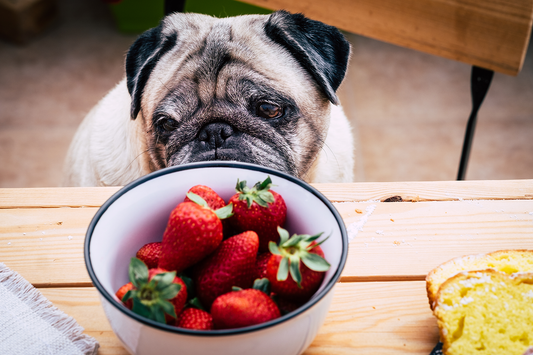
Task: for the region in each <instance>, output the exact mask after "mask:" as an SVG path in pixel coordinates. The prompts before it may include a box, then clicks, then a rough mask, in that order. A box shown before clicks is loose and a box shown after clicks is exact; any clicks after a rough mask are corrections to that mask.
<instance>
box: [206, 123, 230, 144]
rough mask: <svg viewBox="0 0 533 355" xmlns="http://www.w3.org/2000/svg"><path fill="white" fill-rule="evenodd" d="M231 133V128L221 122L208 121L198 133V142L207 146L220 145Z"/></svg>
mask: <svg viewBox="0 0 533 355" xmlns="http://www.w3.org/2000/svg"><path fill="white" fill-rule="evenodd" d="M232 135H233V128H232V127H231V126H230V125H229V124H227V123H223V122H215V123H210V124H208V125H206V126H205V127H203V128H202V130H201V131H200V133H199V135H198V139H199V140H200V142H202V143H204V144H206V145H208V146H209V148H211V149H214V148H219V147H221V146H222V145H223V144H224V142H225V141H226V139H228V138H229V137H231V136H232Z"/></svg>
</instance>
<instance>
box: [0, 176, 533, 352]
mask: <svg viewBox="0 0 533 355" xmlns="http://www.w3.org/2000/svg"><path fill="white" fill-rule="evenodd" d="M315 186H316V187H317V188H318V189H319V190H320V191H322V192H323V193H324V194H325V195H326V196H327V197H328V198H329V199H330V200H332V201H333V202H334V204H335V206H336V208H337V209H338V210H339V212H340V213H341V215H342V217H343V218H344V221H345V223H346V226H347V227H348V229H349V231H350V237H351V238H353V239H352V241H351V242H350V250H349V256H348V262H347V264H346V267H345V269H344V272H343V275H342V278H341V282H340V283H339V284H338V285H337V287H336V289H335V290H336V292H335V297H334V300H333V304H332V307H331V309H330V313H329V315H328V317H327V319H326V322H325V324H324V326H323V327H322V328H321V330H320V332H319V334H318V336H317V337H316V339H315V341H314V342H313V343H312V344H311V346H310V347H309V348H308V349H307V351H306V352H305V354H421V355H422V354H424V355H426V354H429V353H430V351H431V349H432V348H433V347H434V346H435V344H436V343H437V341H438V331H437V324H436V321H435V319H434V318H433V316H432V314H431V312H430V310H429V306H428V301H427V297H426V291H425V282H424V278H425V275H426V274H427V273H428V271H429V270H431V269H432V268H434V267H435V266H437V265H439V264H440V263H442V262H444V261H447V260H449V259H451V258H453V257H457V256H461V255H465V254H472V253H485V252H490V251H495V250H499V249H509V248H522V249H524V248H528V249H533V201H532V199H533V180H512V181H454V182H409V183H407V182H406V183H353V184H318V185H315ZM117 190H118V188H37V189H0V262H3V263H5V264H6V265H7V266H8V267H9V268H11V269H12V270H14V271H17V272H18V273H20V274H21V275H22V276H23V277H24V278H26V279H27V280H28V281H29V282H31V283H32V284H33V285H34V286H35V287H37V288H38V289H39V290H40V291H41V292H42V293H43V295H44V296H46V297H47V298H48V299H49V300H50V301H52V302H53V303H54V304H55V305H56V306H57V307H59V308H60V309H61V310H63V311H64V312H65V313H67V314H69V315H70V316H72V317H74V318H75V319H76V320H77V322H78V323H79V324H80V325H81V326H83V327H84V328H85V332H86V333H87V334H89V335H91V336H93V337H94V338H96V339H97V340H98V341H99V342H100V345H101V348H100V351H99V354H102V355H103V354H106V355H107V354H127V352H126V350H125V349H124V348H123V347H122V346H121V344H120V342H119V340H118V339H117V338H116V337H115V335H114V334H113V332H112V331H111V328H110V326H109V323H108V322H107V319H106V318H105V315H104V312H103V310H102V308H101V306H100V301H99V297H98V294H97V292H96V289H95V288H94V287H93V286H92V284H91V281H90V279H89V276H88V274H87V272H86V269H85V264H84V260H83V241H84V237H85V232H86V229H87V226H88V224H89V222H90V221H91V218H92V217H93V216H94V214H95V213H96V211H97V209H98V207H99V206H100V205H101V204H102V203H103V202H104V201H105V200H106V199H107V198H108V197H109V196H111V195H112V194H113V193H114V192H116V191H117ZM393 196H401V197H402V200H403V202H383V201H384V200H385V199H387V198H390V197H393Z"/></svg>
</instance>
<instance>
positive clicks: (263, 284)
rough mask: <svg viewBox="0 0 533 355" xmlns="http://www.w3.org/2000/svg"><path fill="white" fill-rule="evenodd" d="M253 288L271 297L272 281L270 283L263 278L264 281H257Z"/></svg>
mask: <svg viewBox="0 0 533 355" xmlns="http://www.w3.org/2000/svg"><path fill="white" fill-rule="evenodd" d="M252 288H253V289H256V290H259V291H263V292H264V293H266V294H267V295H270V281H268V279H267V278H266V277H263V278H262V279H255V281H254V285H253V286H252Z"/></svg>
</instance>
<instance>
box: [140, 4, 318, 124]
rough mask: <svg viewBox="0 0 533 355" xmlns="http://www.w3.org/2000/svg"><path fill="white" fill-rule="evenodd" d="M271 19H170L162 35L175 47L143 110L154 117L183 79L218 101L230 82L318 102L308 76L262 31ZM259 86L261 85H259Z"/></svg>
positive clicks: (159, 68)
mask: <svg viewBox="0 0 533 355" xmlns="http://www.w3.org/2000/svg"><path fill="white" fill-rule="evenodd" d="M267 19H268V15H248V16H239V17H231V18H225V19H217V18H213V17H210V16H205V15H196V14H195V15H192V14H189V15H188V16H183V15H181V16H178V15H174V16H170V17H167V18H166V19H165V22H164V27H163V31H162V32H163V34H164V35H165V36H173V35H175V36H176V44H175V46H174V47H173V48H172V49H171V50H170V51H168V52H167V53H166V54H165V55H163V56H162V57H161V58H159V62H158V63H157V65H156V66H155V68H154V70H153V71H152V73H151V75H150V78H149V80H148V82H147V85H146V87H145V90H144V94H143V111H144V112H146V113H152V112H153V111H154V109H155V107H156V106H157V104H158V102H160V101H161V100H162V99H163V98H164V97H165V96H167V95H168V94H169V91H172V90H173V88H176V87H178V86H179V84H180V82H182V81H183V80H184V79H187V80H188V81H191V80H192V81H194V82H196V83H197V84H198V85H199V86H201V87H202V88H203V89H202V92H199V93H198V95H206V96H215V95H216V93H217V90H223V88H222V87H223V83H225V82H226V81H227V80H228V79H229V78H231V77H234V78H235V79H242V78H246V79H248V80H250V81H252V82H259V81H260V82H261V84H262V85H269V86H271V87H272V88H274V89H275V90H277V91H279V92H282V93H284V94H285V95H286V96H289V97H292V98H294V99H295V100H296V101H297V102H298V98H299V97H301V98H302V100H306V101H307V100H309V98H310V97H311V98H312V97H316V99H318V92H317V90H316V88H315V87H314V85H313V84H312V81H311V79H310V77H309V76H308V74H307V72H306V71H305V70H304V69H303V68H302V67H301V66H300V65H299V64H298V63H297V61H296V60H295V59H294V58H293V57H292V56H291V55H290V53H288V51H286V50H285V49H283V48H282V47H281V46H279V45H278V44H276V43H274V42H273V41H272V40H271V39H269V38H268V37H267V35H266V34H265V32H264V25H265V23H266V21H267ZM258 84H259V83H258Z"/></svg>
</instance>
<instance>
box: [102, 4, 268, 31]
mask: <svg viewBox="0 0 533 355" xmlns="http://www.w3.org/2000/svg"><path fill="white" fill-rule="evenodd" d="M109 8H110V9H111V12H112V13H113V16H114V17H115V21H116V23H117V27H118V29H119V31H121V32H125V33H141V32H144V31H146V30H148V29H150V28H152V27H156V26H158V25H159V22H160V21H161V19H162V18H163V17H164V16H165V0H123V1H121V2H120V3H118V4H109ZM184 12H196V13H200V14H206V15H211V16H215V17H229V16H238V15H247V14H270V13H272V11H271V10H267V9H264V8H262V7H257V6H253V5H249V4H245V3H243V2H239V1H234V0H187V1H186V2H185V9H184Z"/></svg>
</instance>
